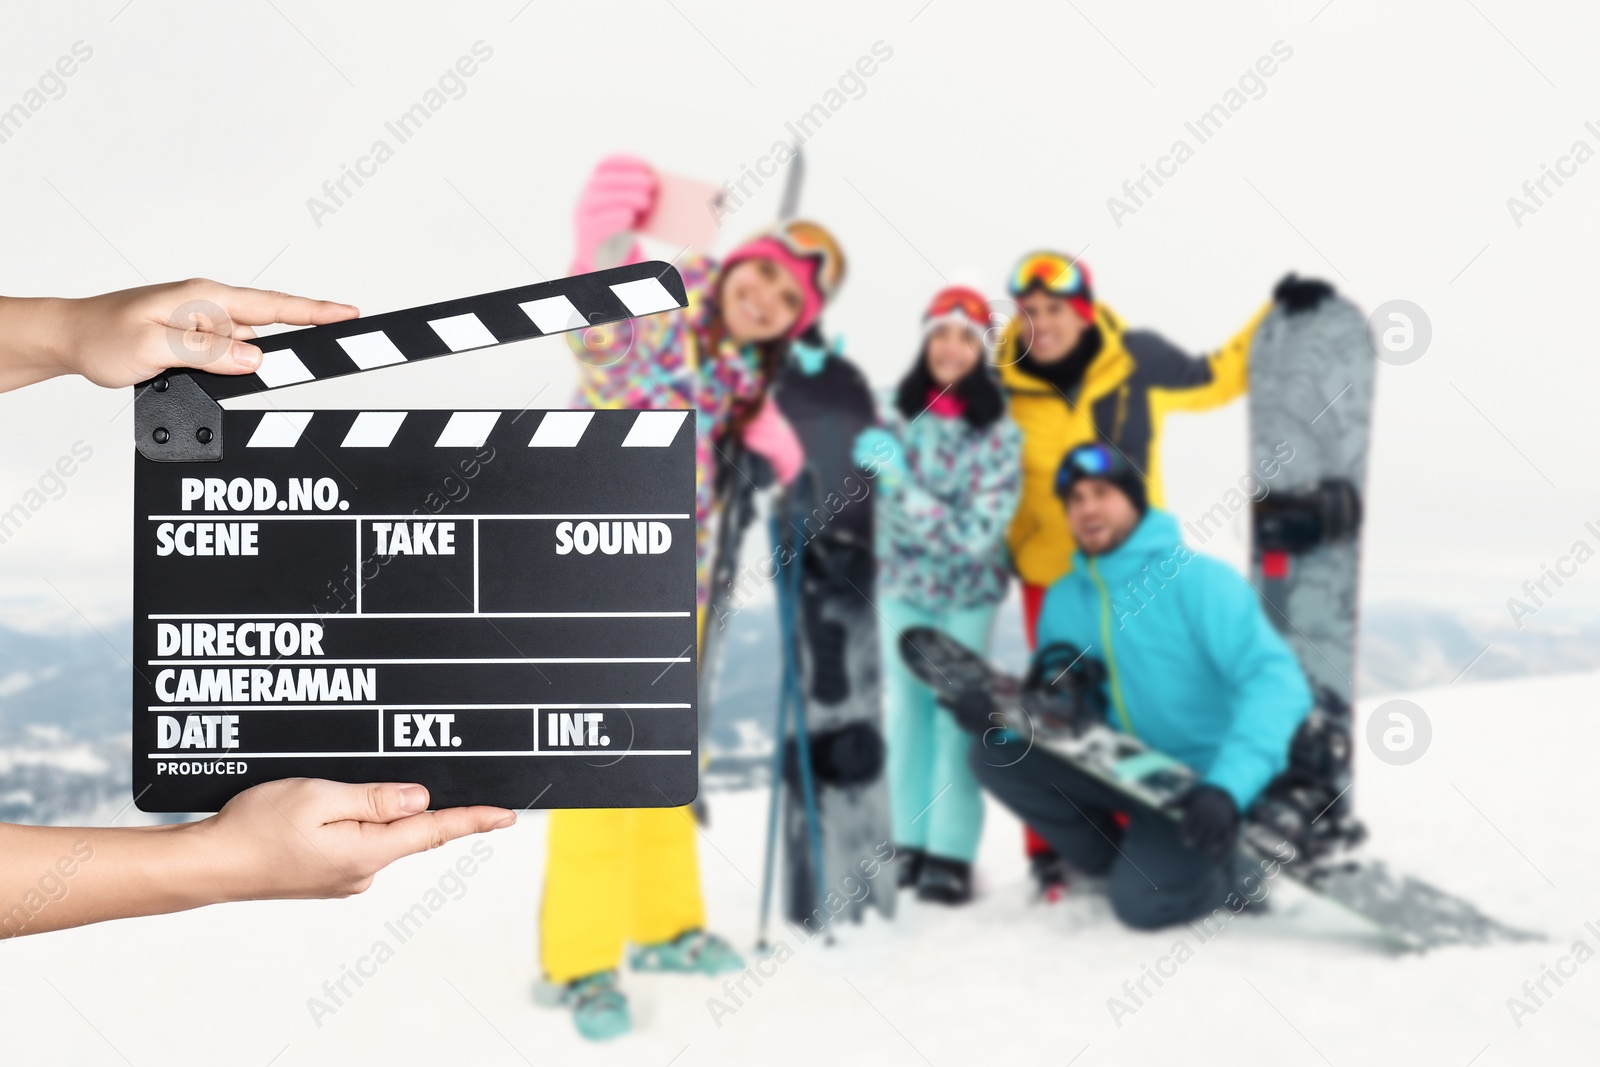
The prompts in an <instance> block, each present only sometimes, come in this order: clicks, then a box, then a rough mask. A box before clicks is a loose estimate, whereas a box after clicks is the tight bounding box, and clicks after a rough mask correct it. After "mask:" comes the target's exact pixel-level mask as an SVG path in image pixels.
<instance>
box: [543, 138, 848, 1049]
mask: <svg viewBox="0 0 1600 1067" xmlns="http://www.w3.org/2000/svg"><path fill="white" fill-rule="evenodd" d="M657 189H658V181H657V178H656V175H655V172H654V171H653V170H651V168H650V167H649V166H648V165H647V164H645V163H644V162H642V161H641V160H638V159H634V158H632V157H628V156H613V157H611V158H609V159H606V160H604V161H602V162H601V164H600V165H599V166H598V167H597V168H596V169H595V171H594V174H593V175H592V176H591V177H590V179H589V182H588V184H587V185H586V186H585V187H584V190H583V193H582V195H581V196H580V197H579V200H578V210H577V217H576V219H575V225H576V231H577V249H576V255H575V256H574V259H573V265H572V266H573V271H574V273H577V272H581V271H586V270H592V269H593V268H594V265H595V263H594V261H595V255H596V252H597V251H598V250H599V249H600V248H601V246H602V245H610V244H611V243H612V242H613V241H614V240H615V239H617V238H618V237H619V235H624V234H626V233H629V232H631V231H637V230H638V229H639V228H640V227H641V225H642V223H643V222H644V220H645V219H646V218H647V217H648V216H649V214H650V211H651V209H652V207H653V206H654V203H655V199H656V194H657ZM640 258H642V257H641V255H640V253H639V249H638V247H637V245H634V246H633V247H632V248H630V249H629V250H628V252H627V253H626V257H625V261H627V262H632V261H637V260H638V259H640ZM675 266H676V267H677V268H678V271H679V273H680V274H681V275H682V276H683V280H684V285H685V288H686V290H687V293H688V298H689V306H688V307H687V308H685V309H683V310H681V311H672V312H668V313H666V314H662V315H652V316H650V317H648V318H643V319H629V320H626V321H624V322H621V323H618V324H616V325H614V326H609V327H596V328H594V329H591V330H587V331H584V332H582V333H572V334H568V335H567V336H568V339H569V343H570V344H571V346H572V350H573V352H574V353H575V354H576V355H577V357H578V361H579V365H578V377H579V382H578V385H579V399H578V403H579V404H580V405H581V406H585V407H596V408H636V409H637V408H675V409H679V410H682V409H688V410H691V411H693V412H694V413H695V462H696V469H697V478H696V490H695V518H696V520H697V529H698V531H699V534H698V540H697V549H698V555H697V559H698V563H699V571H698V573H699V582H698V604H699V614H700V616H701V618H700V626H701V632H702V633H703V632H704V625H705V620H704V615H705V609H706V604H707V601H708V599H709V593H710V588H709V574H710V565H711V550H710V549H711V546H710V543H709V539H708V538H707V536H706V531H707V529H708V526H709V521H710V519H711V518H712V516H713V515H714V514H715V513H716V510H717V508H718V507H719V505H720V501H718V500H717V499H716V498H715V486H716V477H715V475H716V470H717V456H718V452H719V450H724V449H726V448H727V446H728V445H729V444H730V443H731V442H732V441H733V440H734V439H738V440H739V441H741V442H743V444H744V445H745V446H746V447H747V448H749V449H750V450H751V451H752V452H754V453H756V454H758V455H760V456H762V457H764V458H765V459H766V460H767V461H768V462H769V463H770V464H771V465H772V468H773V470H774V472H775V473H776V474H777V477H778V480H779V481H780V482H781V483H784V484H787V483H788V482H790V481H792V480H793V479H794V477H795V476H796V475H797V474H798V473H799V470H800V468H801V465H802V462H803V459H804V456H803V454H802V451H801V447H800V442H799V440H798V438H796V436H795V433H794V430H793V429H792V428H791V427H790V426H789V424H788V423H787V422H786V421H785V420H784V418H783V415H782V414H780V413H779V411H778V408H777V406H776V405H775V404H774V403H773V402H772V400H771V399H770V398H769V397H768V395H767V389H768V386H769V384H770V383H771V381H772V379H773V377H774V376H775V375H776V373H777V371H778V369H779V368H780V367H781V366H782V362H783V360H784V359H785V358H786V356H787V353H788V345H789V342H790V341H792V340H793V339H794V338H796V337H798V336H799V335H800V334H801V333H802V332H803V331H804V330H805V329H806V328H807V327H808V326H810V325H811V324H812V323H814V322H815V321H816V320H817V316H818V315H819V314H821V311H822V306H823V304H824V303H825V302H826V301H827V299H828V298H829V297H830V296H831V295H832V294H833V292H834V290H835V289H837V288H838V285H839V283H840V281H841V280H842V279H843V276H844V257H843V256H842V255H841V254H840V251H839V247H838V245H837V243H836V242H835V241H834V239H833V237H832V236H831V235H830V234H829V233H828V232H827V231H826V230H824V229H823V228H822V227H821V226H818V225H816V224H815V223H810V222H802V221H792V222H788V223H785V224H783V225H782V226H779V227H777V228H775V229H773V230H771V231H768V232H766V233H763V234H760V235H758V236H756V237H755V238H753V239H751V240H749V241H747V242H746V243H744V244H743V245H741V246H739V247H738V248H736V249H735V250H734V251H733V252H732V253H730V254H729V255H728V256H726V257H725V258H724V259H723V260H722V262H721V263H718V262H717V261H715V260H713V259H712V258H710V257H709V256H707V255H705V254H703V253H700V252H691V253H686V254H684V255H682V256H680V257H678V258H677V260H675ZM704 925H705V908H704V904H703V902H702V900H701V894H700V875H699V866H698V861H697V859H696V856H695V822H694V818H693V816H692V815H691V814H690V812H689V811H688V809H686V808H651V809H628V810H600V809H585V810H557V811H552V812H551V815H550V831H549V854H548V859H547V862H546V867H545V886H544V902H543V907H542V910H541V916H540V939H539V941H540V945H539V947H540V956H541V964H542V969H543V971H544V980H543V982H542V983H541V984H540V987H539V991H540V999H541V1000H542V1001H543V1002H545V1003H551V1004H557V1005H564V1006H569V1007H571V1008H572V1009H573V1012H574V1018H575V1021H576V1023H577V1026H578V1030H579V1032H580V1033H582V1034H583V1035H584V1036H586V1037H589V1038H593V1039H603V1038H607V1037H614V1036H616V1035H618V1034H622V1033H626V1032H627V1031H628V1030H629V1029H630V1028H631V1025H632V1024H631V1019H630V1016H629V1012H628V1005H627V1000H626V998H625V997H624V995H623V993H622V991H621V989H620V988H619V987H618V985H617V968H618V966H619V965H620V964H621V962H622V957H623V954H624V950H625V949H626V947H627V946H628V945H632V946H633V947H632V950H631V952H630V953H629V957H630V963H631V965H632V967H633V968H634V969H635V970H647V971H679V972H686V973H701V974H720V973H723V972H726V971H737V970H742V969H743V967H744V961H743V960H741V959H740V957H739V955H738V953H736V952H735V951H734V950H733V948H732V947H731V946H730V945H729V944H728V943H727V942H726V941H724V940H723V939H722V938H719V937H717V936H715V935H713V934H710V933H707V932H706V931H705V929H704Z"/></svg>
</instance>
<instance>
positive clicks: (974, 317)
mask: <svg viewBox="0 0 1600 1067" xmlns="http://www.w3.org/2000/svg"><path fill="white" fill-rule="evenodd" d="M950 315H961V316H962V317H963V318H966V319H969V320H971V321H972V322H973V324H975V325H976V326H977V327H978V328H979V329H983V328H984V327H986V326H988V325H989V322H990V319H991V317H992V312H991V311H990V310H989V305H988V304H987V303H986V302H985V301H984V300H983V298H982V297H980V296H979V295H978V294H977V293H975V292H972V291H971V290H962V289H957V288H950V289H946V290H945V291H944V292H942V293H940V294H938V295H937V296H935V297H934V298H933V303H931V304H929V305H928V312H927V314H926V315H925V316H924V318H926V319H930V320H931V319H943V318H946V317H947V316H950Z"/></svg>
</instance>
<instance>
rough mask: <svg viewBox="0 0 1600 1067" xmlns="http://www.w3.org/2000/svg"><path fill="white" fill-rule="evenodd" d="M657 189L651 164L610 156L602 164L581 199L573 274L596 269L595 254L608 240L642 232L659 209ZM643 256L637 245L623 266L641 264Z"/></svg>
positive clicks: (576, 216) (574, 220) (576, 221)
mask: <svg viewBox="0 0 1600 1067" xmlns="http://www.w3.org/2000/svg"><path fill="white" fill-rule="evenodd" d="M657 185H658V183H657V181H656V172H655V171H653V170H651V169H650V164H648V163H646V162H645V161H644V160H642V159H639V158H637V157H635V156H623V155H617V156H607V157H606V158H605V159H602V160H601V161H600V164H599V166H597V167H595V168H594V173H593V174H591V175H589V181H588V184H586V185H585V186H584V187H583V192H582V193H581V194H579V196H578V210H577V213H576V215H575V217H574V218H573V228H574V230H575V231H576V237H577V240H576V246H575V249H574V252H573V256H572V273H574V274H583V273H586V272H588V271H591V270H594V269H595V264H594V257H595V251H596V249H598V248H599V247H600V245H601V244H602V243H603V242H604V241H605V240H606V238H608V237H614V236H616V235H617V234H619V233H621V232H623V231H624V230H636V229H638V228H639V226H640V224H641V223H643V222H644V220H645V218H646V217H648V216H649V214H650V210H651V208H653V207H654V206H655V202H656V188H657ZM640 255H641V253H640V251H639V245H638V244H637V243H635V244H634V245H633V247H632V248H630V249H629V250H628V254H627V256H626V258H624V259H623V262H624V263H633V262H637V261H638V259H639V257H640ZM612 265H615V264H612Z"/></svg>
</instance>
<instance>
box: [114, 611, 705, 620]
mask: <svg viewBox="0 0 1600 1067" xmlns="http://www.w3.org/2000/svg"><path fill="white" fill-rule="evenodd" d="M689 614H690V613H689V612H687V611H482V612H471V611H378V612H367V613H366V614H364V615H355V614H346V613H343V612H326V611H300V612H274V611H266V612H262V611H233V612H204V611H198V612H184V613H174V612H164V613H157V614H152V615H146V616H145V618H147V619H151V620H154V621H157V622H159V621H163V620H173V621H176V620H180V619H317V620H323V619H687V618H688V617H689Z"/></svg>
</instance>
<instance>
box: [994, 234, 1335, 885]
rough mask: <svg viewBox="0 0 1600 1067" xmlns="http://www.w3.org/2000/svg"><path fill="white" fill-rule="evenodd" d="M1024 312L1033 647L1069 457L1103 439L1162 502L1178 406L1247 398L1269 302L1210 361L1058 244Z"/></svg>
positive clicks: (1018, 380) (1039, 873)
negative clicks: (1171, 417)
mask: <svg viewBox="0 0 1600 1067" xmlns="http://www.w3.org/2000/svg"><path fill="white" fill-rule="evenodd" d="M1008 288H1009V290H1010V293H1011V296H1012V298H1013V299H1014V300H1016V301H1017V304H1018V314H1017V316H1016V318H1015V320H1014V321H1013V322H1012V323H1011V325H1010V327H1009V328H1008V329H1007V330H1006V335H1005V338H1004V340H1003V341H1002V343H1001V346H1000V349H999V351H998V352H997V354H996V357H995V362H996V363H997V364H998V365H999V367H1000V380H1001V384H1002V385H1003V386H1004V387H1005V390H1006V393H1007V395H1008V397H1009V399H1010V404H1011V418H1012V420H1013V421H1014V422H1015V423H1016V424H1017V427H1018V428H1019V429H1021V431H1022V499H1021V501H1020V502H1019V503H1018V505H1017V510H1016V512H1015V514H1014V516H1013V518H1012V520H1011V527H1010V530H1009V531H1008V533H1007V536H1006V541H1007V544H1008V545H1009V547H1010V549H1011V562H1012V566H1013V567H1014V568H1015V569H1016V572H1017V575H1018V577H1020V578H1021V580H1022V606H1023V620H1024V625H1025V629H1026V632H1027V636H1028V643H1029V645H1030V646H1032V645H1033V644H1034V638H1035V628H1036V626H1037V624H1038V618H1039V608H1040V605H1041V604H1042V603H1043V601H1044V593H1045V590H1046V589H1048V588H1049V587H1050V585H1051V584H1052V583H1054V582H1055V581H1056V580H1057V579H1058V578H1060V577H1061V576H1062V575H1064V574H1066V573H1067V571H1069V570H1070V569H1071V567H1072V553H1073V551H1074V549H1075V548H1076V546H1075V545H1074V544H1073V540H1072V532H1071V531H1070V530H1069V529H1068V527H1067V518H1066V512H1065V511H1064V510H1063V509H1062V507H1061V501H1060V500H1059V499H1058V498H1057V497H1056V495H1055V478H1056V471H1057V470H1059V469H1060V467H1061V460H1062V458H1063V457H1064V456H1066V454H1067V453H1068V452H1069V451H1071V450H1072V449H1073V448H1076V447H1077V446H1078V445H1082V444H1087V443H1089V442H1091V441H1095V440H1099V441H1102V442H1104V443H1106V444H1108V445H1110V446H1112V447H1114V448H1116V449H1117V450H1118V451H1119V452H1121V453H1122V454H1123V455H1124V456H1125V457H1127V459H1128V461H1129V463H1131V464H1132V465H1133V466H1134V467H1135V468H1136V469H1137V470H1138V471H1139V472H1140V473H1142V474H1143V475H1144V479H1145V484H1146V487H1147V491H1148V497H1149V502H1150V505H1151V506H1152V507H1162V506H1163V505H1164V499H1163V498H1164V493H1163V492H1162V478H1161V447H1160V446H1161V431H1162V428H1163V425H1164V423H1165V420H1166V416H1167V414H1168V413H1169V412H1173V411H1204V410H1206V409H1207V408H1214V407H1218V406H1220V405H1222V404H1226V403H1227V402H1228V401H1230V400H1233V399H1234V398H1236V397H1238V396H1240V395H1242V394H1243V393H1244V391H1245V387H1246V385H1247V384H1248V380H1249V373H1248V372H1249V358H1250V342H1251V339H1252V337H1253V336H1254V335H1255V329H1256V326H1257V325H1258V324H1259V323H1260V321H1261V319H1262V318H1263V317H1265V315H1266V313H1267V311H1268V310H1269V309H1270V308H1271V306H1272V305H1271V304H1270V303H1269V304H1267V305H1266V306H1264V307H1262V308H1260V309H1259V310H1257V312H1256V313H1255V314H1254V315H1252V316H1251V318H1250V321H1249V322H1248V323H1246V324H1245V327H1244V329H1242V330H1240V331H1239V332H1238V333H1237V334H1235V335H1234V336H1233V337H1232V338H1231V339H1229V340H1228V342H1227V343H1226V344H1224V345H1223V346H1222V347H1221V348H1220V349H1218V350H1217V351H1216V352H1213V353H1212V354H1210V355H1208V356H1205V357H1203V358H1198V359H1197V358H1194V357H1192V356H1189V355H1188V354H1186V353H1184V352H1183V351H1181V350H1180V349H1178V348H1177V347H1176V346H1174V345H1173V344H1172V343H1171V342H1169V341H1167V340H1166V339H1165V338H1163V337H1161V336H1160V335H1159V334H1156V333H1152V332H1150V331H1146V330H1129V329H1127V328H1126V327H1124V326H1123V324H1122V321H1121V320H1120V319H1119V318H1117V316H1116V314H1115V313H1114V312H1112V310H1111V309H1110V308H1108V307H1107V306H1106V305H1104V304H1102V303H1099V302H1098V301H1096V300H1095V298H1094V292H1093V289H1092V287H1091V283H1090V276H1089V269H1088V267H1087V266H1086V265H1085V264H1084V263H1083V262H1082V261H1080V260H1074V259H1073V258H1072V257H1070V256H1067V255H1064V254H1062V253H1059V252H1048V251H1046V252H1033V253H1030V254H1029V255H1026V256H1024V257H1023V258H1022V259H1021V260H1020V261H1019V262H1018V263H1017V266H1016V268H1015V269H1014V270H1013V271H1012V273H1011V278H1010V281H1009V284H1008ZM1332 292H1333V290H1332V288H1331V287H1330V286H1328V285H1327V284H1326V283H1324V282H1320V281H1314V280H1302V279H1298V278H1296V277H1295V276H1294V275H1292V274H1291V275H1289V276H1288V277H1286V278H1284V279H1283V281H1282V282H1280V283H1279V284H1278V287H1277V288H1276V289H1275V290H1274V291H1273V298H1274V300H1276V301H1278V302H1281V303H1283V304H1284V305H1285V306H1286V307H1288V308H1289V309H1290V310H1294V311H1300V310H1308V309H1310V308H1312V307H1315V306H1316V304H1317V303H1319V302H1320V301H1321V300H1322V299H1323V298H1324V297H1326V296H1328V295H1330V294H1331V293H1332ZM1028 853H1029V856H1030V858H1031V859H1032V861H1033V867H1034V873H1035V876H1036V877H1037V878H1038V879H1039V881H1040V885H1041V889H1042V891H1043V892H1044V893H1045V894H1046V895H1047V896H1049V897H1051V898H1054V897H1055V896H1057V895H1058V894H1059V893H1060V890H1061V884H1062V883H1061V874H1062V872H1061V870H1060V868H1059V864H1058V863H1057V862H1056V861H1055V857H1054V855H1053V854H1052V853H1051V852H1050V848H1049V846H1048V845H1047V844H1046V843H1045V842H1044V840H1043V839H1042V838H1039V837H1037V836H1036V835H1035V834H1034V833H1033V832H1032V831H1031V830H1030V831H1028Z"/></svg>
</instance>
